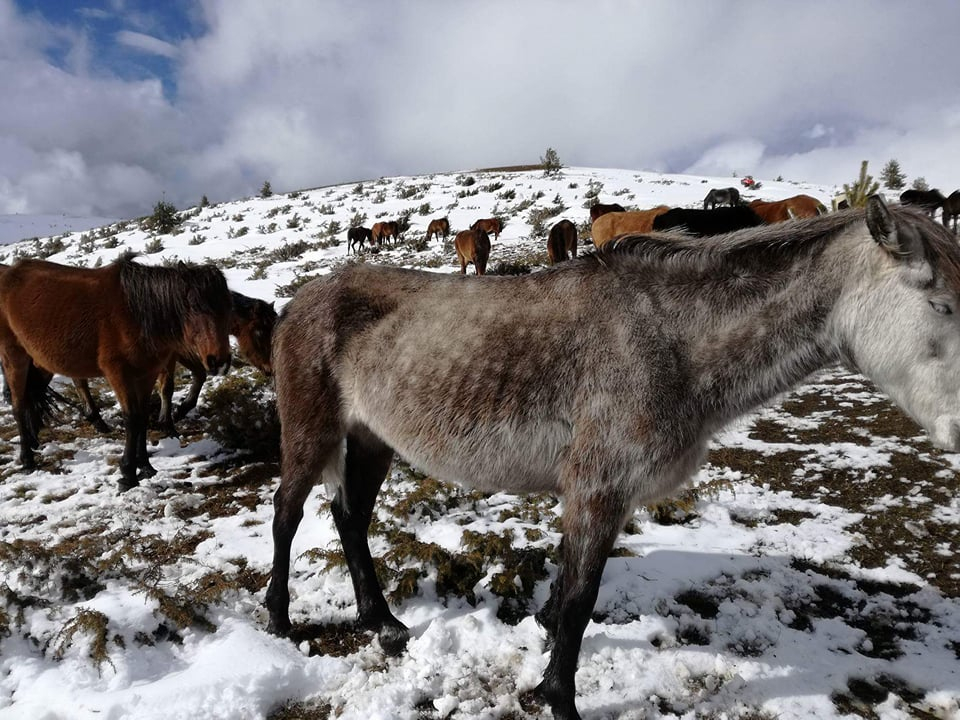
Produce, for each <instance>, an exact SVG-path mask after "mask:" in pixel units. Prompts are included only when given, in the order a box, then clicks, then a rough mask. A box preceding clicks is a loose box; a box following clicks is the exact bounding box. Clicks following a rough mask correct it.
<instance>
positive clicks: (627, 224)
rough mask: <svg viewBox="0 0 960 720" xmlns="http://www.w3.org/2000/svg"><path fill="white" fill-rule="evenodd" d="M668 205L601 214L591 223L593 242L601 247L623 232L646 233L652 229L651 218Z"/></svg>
mask: <svg viewBox="0 0 960 720" xmlns="http://www.w3.org/2000/svg"><path fill="white" fill-rule="evenodd" d="M669 209H670V207H669V206H667V205H658V206H657V207H655V208H651V209H650V210H637V211H633V212H611V213H607V214H606V215H601V216H600V217H598V218H597V220H596V222H594V223H593V230H592V231H591V232H592V235H593V244H594V245H595V246H596V247H598V248H601V247H603V246H604V245H606V244H607V243H608V242H610V241H611V240H613V238H615V237H617V236H618V235H624V234H625V233H648V232H651V231H652V230H653V219H654V218H655V217H657V215H662V214H663V213H665V212H666V211H667V210H669Z"/></svg>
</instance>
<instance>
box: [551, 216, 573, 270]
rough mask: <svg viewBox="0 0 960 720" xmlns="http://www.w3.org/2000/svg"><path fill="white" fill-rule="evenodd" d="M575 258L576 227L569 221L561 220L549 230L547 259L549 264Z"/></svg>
mask: <svg viewBox="0 0 960 720" xmlns="http://www.w3.org/2000/svg"><path fill="white" fill-rule="evenodd" d="M571 255H572V256H573V257H576V256H577V226H576V225H574V224H573V223H572V222H570V221H569V220H561V221H560V222H558V223H557V224H555V225H554V226H553V227H552V228H550V235H549V237H548V238H547V257H548V258H549V259H550V264H551V265H553V264H554V263H558V262H561V261H562V260H569V259H570V256H571Z"/></svg>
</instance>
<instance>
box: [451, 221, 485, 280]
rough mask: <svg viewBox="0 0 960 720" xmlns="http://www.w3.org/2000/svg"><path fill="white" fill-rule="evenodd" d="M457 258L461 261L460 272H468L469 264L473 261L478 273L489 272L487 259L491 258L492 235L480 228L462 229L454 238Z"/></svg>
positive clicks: (463, 273) (464, 273) (462, 273)
mask: <svg viewBox="0 0 960 720" xmlns="http://www.w3.org/2000/svg"><path fill="white" fill-rule="evenodd" d="M453 247H454V250H456V251H457V260H459V261H460V274H461V275H466V274H467V264H468V263H473V267H474V270H476V272H477V275H484V274H486V272H487V260H488V259H489V258H490V236H489V235H487V233H486V232H484V231H483V230H480V229H475V230H461V231H460V232H458V233H457V236H456V237H455V238H454V239H453Z"/></svg>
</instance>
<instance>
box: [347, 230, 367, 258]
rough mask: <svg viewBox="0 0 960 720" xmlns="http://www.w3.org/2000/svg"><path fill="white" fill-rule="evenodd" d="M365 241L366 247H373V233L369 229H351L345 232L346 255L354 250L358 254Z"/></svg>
mask: <svg viewBox="0 0 960 720" xmlns="http://www.w3.org/2000/svg"><path fill="white" fill-rule="evenodd" d="M364 241H366V243H367V245H373V233H372V232H371V231H370V228H365V227H359V226H358V227H352V228H350V229H349V230H347V254H349V253H350V251H351V250H356V252H357V253H358V254H359V252H360V251H361V250H363V243H364Z"/></svg>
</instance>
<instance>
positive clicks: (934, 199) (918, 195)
mask: <svg viewBox="0 0 960 720" xmlns="http://www.w3.org/2000/svg"><path fill="white" fill-rule="evenodd" d="M945 200H946V198H945V197H944V196H943V193H942V192H940V191H939V190H937V189H936V188H934V189H933V190H914V189H910V190H904V191H903V192H902V193H900V202H902V203H903V204H904V205H916V206H917V207H919V208H921V209H923V211H924V212H925V213H927V215H929V216H930V217H933V216H934V215H936V214H937V209H938V208H941V207H943V203H944V201H945Z"/></svg>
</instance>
